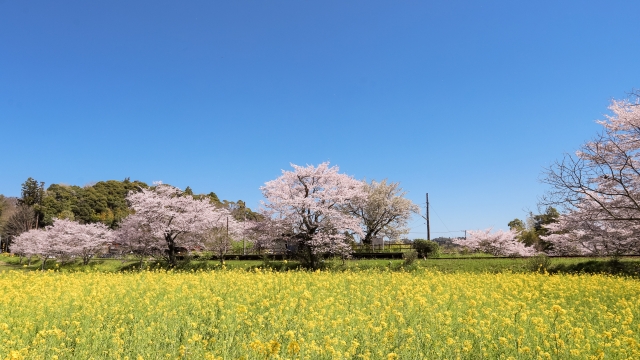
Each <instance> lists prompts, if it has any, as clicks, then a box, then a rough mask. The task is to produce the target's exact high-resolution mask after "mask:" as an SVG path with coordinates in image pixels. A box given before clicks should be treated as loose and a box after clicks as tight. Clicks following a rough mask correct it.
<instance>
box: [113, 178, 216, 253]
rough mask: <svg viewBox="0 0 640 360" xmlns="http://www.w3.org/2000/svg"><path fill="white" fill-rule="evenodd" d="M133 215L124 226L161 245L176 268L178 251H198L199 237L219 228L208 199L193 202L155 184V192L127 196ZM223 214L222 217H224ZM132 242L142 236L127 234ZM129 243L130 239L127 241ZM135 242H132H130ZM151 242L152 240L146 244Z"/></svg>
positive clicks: (190, 197) (183, 195) (189, 198)
mask: <svg viewBox="0 0 640 360" xmlns="http://www.w3.org/2000/svg"><path fill="white" fill-rule="evenodd" d="M127 201H128V202H129V205H130V206H131V208H132V209H133V210H134V213H133V214H131V215H129V217H127V219H126V221H125V223H126V224H128V226H133V227H135V226H138V230H137V231H141V232H146V233H147V234H149V235H150V236H151V237H153V238H155V239H156V240H160V241H161V242H162V241H163V242H164V244H163V248H164V249H166V251H167V255H168V257H169V262H170V263H171V264H172V265H175V264H176V260H177V258H176V252H177V251H176V250H177V248H178V247H192V248H194V247H201V246H202V242H201V239H200V238H199V236H196V235H199V234H203V233H204V232H205V231H207V230H209V229H211V228H212V227H215V226H222V223H221V221H220V220H221V219H223V218H224V216H221V214H220V212H225V211H226V210H225V209H217V208H216V207H215V206H213V205H212V204H211V203H210V202H209V200H208V199H206V198H205V199H200V200H197V199H194V198H193V197H192V196H191V195H186V194H184V193H183V192H182V190H180V189H178V188H176V187H173V186H170V185H163V184H159V185H157V186H156V187H155V189H141V190H140V191H138V192H131V193H129V195H128V196H127ZM225 214H226V213H225ZM130 234H132V235H133V236H135V238H136V239H138V240H142V239H143V238H144V237H141V236H142V233H140V232H136V231H131V232H130ZM129 240H131V239H129ZM134 240H135V239H134ZM146 241H153V240H146Z"/></svg>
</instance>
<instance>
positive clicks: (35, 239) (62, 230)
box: [13, 219, 113, 269]
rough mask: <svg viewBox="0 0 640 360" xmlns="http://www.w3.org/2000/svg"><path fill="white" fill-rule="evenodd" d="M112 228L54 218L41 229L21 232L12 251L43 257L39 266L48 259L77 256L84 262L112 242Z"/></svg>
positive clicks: (43, 265) (43, 264)
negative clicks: (50, 223) (48, 224)
mask: <svg viewBox="0 0 640 360" xmlns="http://www.w3.org/2000/svg"><path fill="white" fill-rule="evenodd" d="M112 239H113V235H112V231H111V230H110V229H109V228H108V227H107V226H106V225H104V224H79V223H77V222H75V221H70V220H65V219H54V221H53V225H50V226H47V227H46V228H45V229H44V230H41V229H33V230H29V231H27V232H25V233H23V234H20V235H19V236H18V237H17V238H16V239H15V240H16V242H15V243H14V249H13V250H14V251H15V252H19V253H22V254H25V255H29V256H31V255H38V256H40V257H41V258H42V269H44V267H45V264H46V262H47V260H48V259H51V258H57V257H61V256H64V257H80V258H82V261H83V264H84V265H86V264H87V263H88V262H89V260H90V259H91V258H92V257H93V256H95V255H96V254H98V253H99V252H100V251H102V250H104V249H105V248H106V246H107V245H108V244H109V243H110V242H111V241H112Z"/></svg>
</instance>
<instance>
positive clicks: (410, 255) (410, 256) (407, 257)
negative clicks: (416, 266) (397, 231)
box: [402, 250, 418, 266]
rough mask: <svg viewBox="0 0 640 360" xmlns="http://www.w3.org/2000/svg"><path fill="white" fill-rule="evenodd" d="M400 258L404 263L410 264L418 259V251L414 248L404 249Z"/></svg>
mask: <svg viewBox="0 0 640 360" xmlns="http://www.w3.org/2000/svg"><path fill="white" fill-rule="evenodd" d="M402 258H403V259H404V265H405V266H410V265H413V263H414V262H415V261H416V260H418V252H417V251H415V250H410V251H406V252H404V253H403V254H402Z"/></svg>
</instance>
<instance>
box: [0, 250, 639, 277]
mask: <svg viewBox="0 0 640 360" xmlns="http://www.w3.org/2000/svg"><path fill="white" fill-rule="evenodd" d="M550 262H551V265H550V267H549V268H547V269H546V271H547V272H549V273H551V274H582V273H584V274H612V275H623V276H633V277H639V276H640V258H638V257H625V258H622V259H611V258H553V259H551V260H550ZM26 263H27V261H26V259H23V261H22V264H19V258H17V257H11V256H8V255H7V254H2V255H0V272H2V271H7V270H20V271H35V270H39V269H40V266H41V262H40V260H38V259H34V260H33V261H32V263H31V265H30V266H27V265H26ZM221 268H222V266H221V265H220V262H219V261H216V260H191V261H188V262H181V263H179V264H178V266H177V267H176V268H175V269H174V270H183V271H196V270H220V269H221ZM224 268H225V269H228V270H254V269H257V268H261V269H270V270H273V271H287V270H296V269H299V268H300V264H298V263H297V262H295V261H273V260H272V261H267V262H265V261H262V260H226V261H225V263H224ZM46 269H51V270H57V271H60V272H86V271H100V272H122V271H139V270H140V268H139V261H138V260H134V259H127V260H125V261H122V260H119V259H93V260H91V262H90V263H89V265H86V266H85V265H82V263H81V262H80V261H72V262H67V263H56V262H55V261H52V260H49V261H48V262H47V266H46ZM143 269H168V266H167V264H166V262H164V261H155V260H154V261H145V262H144V263H143ZM322 269H323V270H328V271H335V272H340V271H363V270H375V269H377V270H385V271H386V270H391V271H415V270H419V269H426V270H430V271H437V272H443V273H457V272H470V273H501V272H511V273H521V272H530V271H531V270H532V269H531V265H530V264H529V260H528V259H524V258H495V257H492V256H490V255H488V256H487V255H478V254H472V256H469V257H463V256H462V255H457V257H447V258H436V259H427V260H416V261H415V263H414V264H412V265H410V266H407V265H405V264H404V261H403V260H384V259H371V260H347V261H345V262H344V263H343V261H342V260H340V259H327V260H325V261H324V262H323V263H322Z"/></svg>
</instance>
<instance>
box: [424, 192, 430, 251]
mask: <svg viewBox="0 0 640 360" xmlns="http://www.w3.org/2000/svg"><path fill="white" fill-rule="evenodd" d="M426 211H427V217H426V218H425V219H426V220H427V240H431V227H430V226H429V193H427V210H426Z"/></svg>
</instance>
